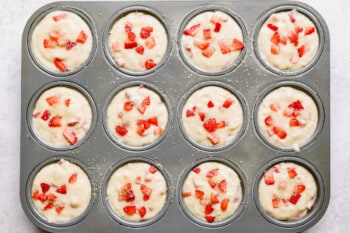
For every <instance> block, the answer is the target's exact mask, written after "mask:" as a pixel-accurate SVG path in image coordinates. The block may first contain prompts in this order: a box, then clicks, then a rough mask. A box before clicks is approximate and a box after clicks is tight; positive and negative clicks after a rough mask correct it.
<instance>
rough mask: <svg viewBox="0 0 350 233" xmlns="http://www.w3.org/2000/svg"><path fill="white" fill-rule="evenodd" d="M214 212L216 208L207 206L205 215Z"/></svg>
mask: <svg viewBox="0 0 350 233" xmlns="http://www.w3.org/2000/svg"><path fill="white" fill-rule="evenodd" d="M213 211H214V208H213V207H212V206H211V204H207V205H206V206H205V208H204V213H205V214H206V215H207V214H211V213H212V212H213Z"/></svg>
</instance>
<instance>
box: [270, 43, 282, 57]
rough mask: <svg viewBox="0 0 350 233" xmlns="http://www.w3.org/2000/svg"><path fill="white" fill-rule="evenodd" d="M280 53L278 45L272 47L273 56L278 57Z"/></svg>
mask: <svg viewBox="0 0 350 233" xmlns="http://www.w3.org/2000/svg"><path fill="white" fill-rule="evenodd" d="M279 53H280V47H279V46H278V45H275V44H273V45H271V54H273V55H278V54H279Z"/></svg>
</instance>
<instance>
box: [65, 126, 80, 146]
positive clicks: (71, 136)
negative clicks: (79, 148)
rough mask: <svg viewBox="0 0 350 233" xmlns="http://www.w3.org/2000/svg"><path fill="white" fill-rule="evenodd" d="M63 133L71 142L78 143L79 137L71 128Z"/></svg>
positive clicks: (72, 143)
mask: <svg viewBox="0 0 350 233" xmlns="http://www.w3.org/2000/svg"><path fill="white" fill-rule="evenodd" d="M62 134H63V136H64V138H65V139H66V140H67V141H68V142H69V144H71V145H74V144H75V143H77V141H78V137H77V135H76V134H75V132H74V131H72V130H70V129H65V130H64V131H63V133H62Z"/></svg>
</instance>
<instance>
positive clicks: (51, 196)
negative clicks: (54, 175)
mask: <svg viewBox="0 0 350 233" xmlns="http://www.w3.org/2000/svg"><path fill="white" fill-rule="evenodd" d="M56 198H57V196H56V195H55V194H53V193H49V194H47V199H48V200H49V201H51V202H53V201H55V200H56Z"/></svg>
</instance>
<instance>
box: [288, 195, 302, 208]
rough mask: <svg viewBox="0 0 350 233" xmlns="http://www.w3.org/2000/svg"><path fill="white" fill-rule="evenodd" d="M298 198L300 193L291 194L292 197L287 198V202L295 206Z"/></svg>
mask: <svg viewBox="0 0 350 233" xmlns="http://www.w3.org/2000/svg"><path fill="white" fill-rule="evenodd" d="M300 197H301V195H300V193H293V194H292V196H291V197H290V198H289V202H290V203H292V204H293V205H295V204H297V203H298V201H299V199H300Z"/></svg>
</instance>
